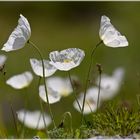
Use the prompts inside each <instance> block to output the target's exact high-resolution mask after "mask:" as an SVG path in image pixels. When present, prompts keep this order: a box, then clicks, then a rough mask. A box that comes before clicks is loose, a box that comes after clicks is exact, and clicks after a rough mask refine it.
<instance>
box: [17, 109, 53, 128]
mask: <svg viewBox="0 0 140 140" xmlns="http://www.w3.org/2000/svg"><path fill="white" fill-rule="evenodd" d="M43 115H44V119H45V124H46V125H45V124H44V120H43ZM17 117H18V120H19V121H20V122H22V123H24V125H25V126H26V127H28V128H32V129H38V130H40V129H45V126H49V125H50V123H51V118H50V116H48V115H47V114H45V113H44V114H42V113H41V112H40V111H38V110H37V111H28V110H25V109H22V110H19V111H17Z"/></svg>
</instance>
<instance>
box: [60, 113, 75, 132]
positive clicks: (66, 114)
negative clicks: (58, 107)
mask: <svg viewBox="0 0 140 140" xmlns="http://www.w3.org/2000/svg"><path fill="white" fill-rule="evenodd" d="M66 116H68V117H69V118H70V131H71V134H72V133H73V129H72V115H71V113H70V112H65V113H64V114H63V121H62V122H63V123H64V122H65V120H66Z"/></svg>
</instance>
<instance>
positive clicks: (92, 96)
mask: <svg viewBox="0 0 140 140" xmlns="http://www.w3.org/2000/svg"><path fill="white" fill-rule="evenodd" d="M83 99H84V93H81V94H80V97H79V98H78V102H79V104H80V107H81V108H82V105H83ZM97 100H98V88H96V87H95V88H90V89H88V90H87V94H86V99H85V106H84V112H83V113H84V114H89V113H92V112H95V111H96V109H97ZM73 106H74V108H75V109H76V110H77V111H79V112H81V110H80V108H79V106H78V104H77V102H76V101H74V103H73ZM99 106H100V100H99Z"/></svg>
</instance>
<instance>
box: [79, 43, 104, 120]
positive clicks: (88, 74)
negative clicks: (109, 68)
mask: <svg viewBox="0 0 140 140" xmlns="http://www.w3.org/2000/svg"><path fill="white" fill-rule="evenodd" d="M102 43H103V41H100V42H99V43H98V44H97V45H96V46H95V48H93V50H92V53H91V59H90V63H89V69H88V73H87V79H86V85H85V91H84V98H83V105H82V114H81V123H83V117H84V106H85V99H86V92H87V88H88V85H89V76H90V73H91V67H92V61H93V55H94V54H95V51H96V49H97V48H98V46H99V45H101V44H102Z"/></svg>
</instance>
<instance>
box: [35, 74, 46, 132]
mask: <svg viewBox="0 0 140 140" xmlns="http://www.w3.org/2000/svg"><path fill="white" fill-rule="evenodd" d="M41 78H42V77H40V76H39V80H38V84H37V87H38V88H39V85H40V83H41ZM38 96H39V95H38ZM39 103H40V108H41V113H40V116H39V119H38V122H37V126H36V129H38V126H39V122H40V119H41V114H42V115H43V122H44V125H45V129H46V133H47V125H46V122H45V114H44V108H43V104H42V101H41V99H40V97H39Z"/></svg>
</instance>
